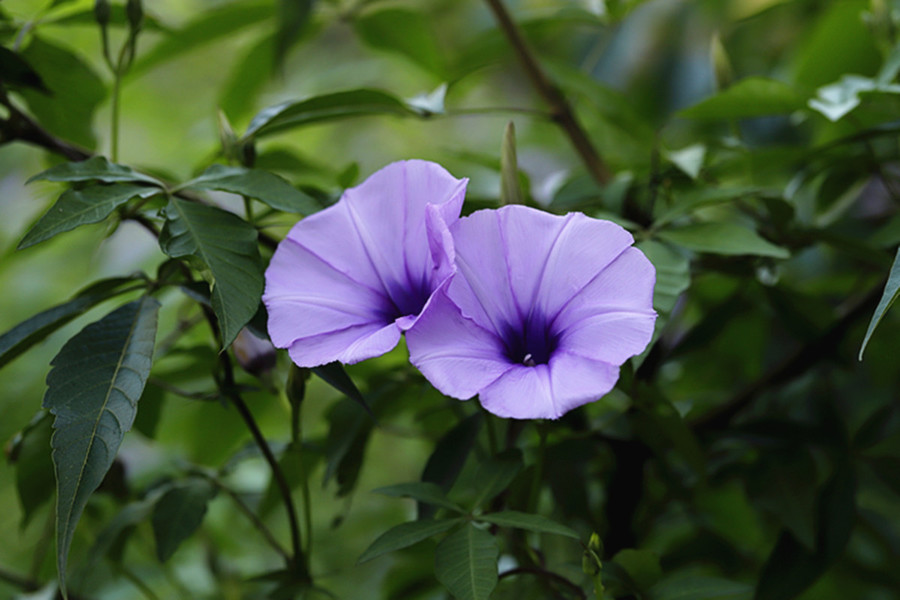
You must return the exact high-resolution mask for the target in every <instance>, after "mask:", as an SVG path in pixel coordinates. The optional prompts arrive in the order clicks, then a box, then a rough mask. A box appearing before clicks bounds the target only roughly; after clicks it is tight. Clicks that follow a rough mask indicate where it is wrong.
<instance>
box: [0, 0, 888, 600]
mask: <svg viewBox="0 0 900 600" xmlns="http://www.w3.org/2000/svg"><path fill="white" fill-rule="evenodd" d="M898 25H900V2H896V1H895V0H871V1H869V0H840V1H828V0H695V1H689V0H643V1H642V0H519V1H518V2H513V1H512V0H508V1H507V2H505V3H504V2H502V1H501V0H487V1H485V2H482V1H480V0H465V1H463V0H431V1H430V2H412V1H401V0H398V1H393V0H392V1H387V0H355V1H354V0H320V1H318V2H317V1H315V0H280V1H279V0H217V1H215V2H214V1H212V0H192V1H190V2H174V1H172V2H162V1H159V2H154V3H149V2H148V3H146V5H145V6H143V7H142V6H141V2H140V1H139V0H128V1H127V2H117V1H115V0H113V1H111V2H105V1H99V2H92V1H90V0H52V1H51V0H6V1H5V2H3V3H2V4H0V44H2V45H0V209H2V215H3V219H2V222H0V243H2V248H0V251H2V252H3V255H2V256H3V258H2V261H0V285H2V289H3V290H4V293H3V294H2V296H0V331H4V332H5V333H3V334H2V336H0V367H2V370H0V390H2V394H0V441H3V443H4V444H5V453H6V460H5V461H3V462H2V466H0V514H2V517H0V597H2V598H7V597H9V598H14V597H16V598H18V597H22V598H52V597H55V596H56V595H57V593H63V592H59V591H58V590H60V588H62V589H63V590H67V591H68V596H69V598H85V599H89V598H110V599H112V598H149V599H152V598H326V597H339V598H352V599H356V598H392V599H404V600H405V599H412V598H443V597H447V596H448V594H449V595H451V596H452V597H456V598H461V599H485V598H488V597H490V598H495V599H500V598H516V599H517V600H518V599H528V598H590V597H592V596H594V597H603V598H607V599H611V598H623V599H624V598H639V599H646V600H674V599H676V598H677V599H684V600H726V599H727V600H738V599H750V598H753V599H757V600H787V599H790V598H802V599H805V600H814V599H816V600H817V599H823V600H828V599H841V600H843V599H846V598H865V599H867V600H868V599H871V600H880V599H884V600H889V599H891V598H896V597H897V595H898V594H900V572H898V570H897V568H896V567H897V564H900V558H898V557H900V501H898V495H900V406H898V398H900V396H898V394H900V369H898V368H897V360H896V356H897V355H896V354H894V352H895V351H896V349H897V340H898V336H900V327H898V322H897V318H896V316H895V314H894V313H892V312H890V311H889V310H888V309H889V308H890V304H891V303H892V301H893V299H894V295H895V294H897V293H898V290H900V266H897V265H900V259H898V260H897V261H895V262H894V263H893V267H892V260H894V258H893V257H894V248H895V247H896V246H898V244H900V212H898V207H900V163H898V153H900V152H898V150H900V146H898V141H897V136H898V133H900V83H897V82H896V80H897V76H898V71H900V40H898V37H897V28H898ZM511 124H514V126H513V125H511ZM409 158H421V159H426V160H430V161H435V162H437V163H440V164H441V165H443V166H444V167H445V168H446V169H447V170H448V171H449V172H450V173H452V174H453V175H454V176H455V177H458V178H463V177H465V178H468V179H469V185H468V190H467V193H466V199H465V203H464V205H463V213H464V214H468V213H471V212H473V211H475V210H477V209H481V208H496V207H499V206H500V205H502V204H509V203H522V204H526V205H529V206H533V207H540V208H541V209H543V210H545V211H548V212H551V213H556V214H564V213H567V212H570V211H579V212H583V213H584V214H586V215H588V216H591V217H596V218H601V219H609V220H612V221H614V222H615V223H618V224H619V225H621V226H623V227H624V228H626V229H627V230H629V231H630V232H631V233H632V234H633V236H634V238H635V240H636V246H637V247H638V248H640V249H641V250H642V251H643V252H644V253H645V254H646V256H647V257H648V258H649V259H650V260H651V261H652V263H653V265H654V266H655V268H656V287H655V293H654V298H653V304H654V308H655V310H656V312H657V314H658V318H657V320H656V329H655V333H654V337H653V340H652V342H651V343H650V345H649V346H648V348H647V350H646V351H645V352H643V353H642V354H641V355H639V356H637V357H635V358H633V359H631V360H630V361H628V362H626V363H625V364H624V365H623V366H622V369H621V373H620V376H619V379H618V383H617V385H616V387H615V389H613V390H612V391H611V392H609V393H608V394H606V395H605V396H603V397H602V398H600V399H598V400H597V401H595V402H592V403H589V404H587V405H584V406H582V407H580V408H576V409H575V410H572V411H570V412H568V413H567V414H565V415H564V416H563V417H562V418H560V419H558V420H511V419H501V418H499V417H496V416H494V415H493V414H491V413H489V412H487V411H486V410H484V409H483V408H482V407H481V406H480V405H479V403H478V401H477V400H471V401H468V402H460V401H458V400H455V399H452V398H447V397H444V396H442V395H441V394H440V393H439V392H437V391H436V390H435V389H434V388H433V387H432V386H431V385H430V384H429V382H428V381H427V380H426V379H425V378H424V377H423V376H422V375H421V374H420V373H419V372H418V371H417V370H416V369H415V368H414V367H412V366H411V365H410V364H409V361H408V360H407V350H406V348H405V344H403V343H401V344H400V347H399V348H397V349H395V350H393V351H391V352H389V353H387V354H385V355H384V356H381V357H378V358H373V359H371V360H367V361H364V362H361V363H358V364H353V365H347V366H346V367H345V366H342V365H340V364H339V363H330V364H327V365H322V366H319V367H315V368H311V369H301V368H298V367H296V366H293V365H292V363H291V361H290V359H289V357H288V356H287V353H285V352H283V351H278V352H277V353H276V352H275V350H274V349H273V348H272V347H271V345H269V344H268V343H267V342H266V341H265V340H264V338H266V337H267V327H266V319H267V316H266V314H265V310H264V308H263V307H262V305H261V303H260V298H261V294H262V292H263V286H264V270H265V266H266V265H267V264H268V261H269V260H270V258H271V256H272V253H273V251H274V249H275V247H276V246H277V244H278V242H279V241H280V240H281V239H283V238H284V236H285V235H286V233H287V231H288V230H289V228H290V227H291V226H292V225H293V224H294V223H296V222H297V221H298V220H299V219H301V218H302V216H303V215H309V214H313V213H316V212H318V211H320V210H323V209H325V208H326V207H329V206H330V205H332V204H333V203H334V202H336V201H337V200H338V198H339V197H340V196H341V193H342V192H343V190H345V189H347V188H350V187H353V186H357V185H359V184H360V183H361V182H363V181H364V180H365V179H366V178H367V177H368V176H369V175H370V174H371V173H373V172H375V171H376V170H378V169H380V168H381V167H383V166H385V165H387V164H389V163H391V162H393V161H396V160H399V159H409ZM341 243H342V240H339V239H336V240H335V244H338V245H339V244H341ZM575 266H576V265H573V268H575ZM867 326H868V330H867ZM607 342H608V343H615V342H614V341H606V342H605V341H604V340H598V343H601V344H602V343H607ZM411 346H412V344H411ZM863 350H865V351H864V352H863ZM526 363H527V360H526ZM54 415H55V416H54ZM54 428H55V432H54ZM129 430H130V431H129ZM51 448H52V449H53V452H52V454H51ZM54 472H55V474H54Z"/></svg>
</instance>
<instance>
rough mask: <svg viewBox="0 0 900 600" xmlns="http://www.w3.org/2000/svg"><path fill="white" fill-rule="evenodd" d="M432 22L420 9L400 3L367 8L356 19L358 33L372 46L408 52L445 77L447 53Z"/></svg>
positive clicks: (430, 71)
mask: <svg viewBox="0 0 900 600" xmlns="http://www.w3.org/2000/svg"><path fill="white" fill-rule="evenodd" d="M433 23H434V21H433V20H432V19H429V18H427V17H426V16H425V15H424V14H423V13H422V12H420V11H417V10H411V9H408V8H401V7H390V8H384V9H381V10H376V11H371V12H366V13H363V14H362V15H360V16H358V17H357V18H356V19H354V20H353V26H354V28H355V29H356V33H357V35H358V36H359V37H360V38H361V39H362V40H363V41H364V42H365V43H366V44H368V45H369V46H372V47H373V48H378V49H380V50H387V51H389V52H395V53H397V54H400V55H402V56H405V57H406V58H408V59H409V60H411V61H412V62H413V63H415V64H417V65H419V66H420V67H422V68H423V69H425V70H426V71H428V72H429V73H433V74H435V75H436V76H438V77H440V78H442V79H443V78H444V77H445V76H446V67H445V65H444V61H443V56H444V54H443V52H442V51H441V49H440V47H439V46H438V44H437V41H436V38H435V35H434V32H433V29H432V24H433Z"/></svg>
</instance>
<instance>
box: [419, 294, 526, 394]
mask: <svg viewBox="0 0 900 600" xmlns="http://www.w3.org/2000/svg"><path fill="white" fill-rule="evenodd" d="M406 344H407V347H408V348H409V360H410V362H412V364H413V365H415V366H416V367H417V368H418V369H419V370H420V371H421V372H422V374H423V375H425V377H426V378H427V379H428V381H430V382H431V384H432V385H434V387H435V388H437V389H438V390H439V391H440V392H441V393H442V394H446V395H447V396H451V397H453V398H459V399H460V400H466V399H468V398H471V397H472V396H474V395H475V394H477V393H478V392H479V391H480V390H481V389H482V388H484V387H485V386H487V385H489V384H490V383H491V382H492V381H494V380H495V379H497V378H498V377H500V376H501V375H503V373H505V372H506V371H508V370H509V369H511V368H512V367H513V365H512V364H510V362H509V360H508V359H507V358H506V356H505V354H504V349H503V344H502V342H501V341H500V340H499V339H498V338H497V336H496V335H495V334H494V333H493V332H491V331H488V330H486V329H485V328H484V327H482V326H481V325H479V324H477V323H476V322H475V321H473V320H472V319H469V318H467V317H465V316H463V315H462V314H461V313H460V311H459V308H457V307H456V305H454V304H453V302H452V301H450V299H449V298H448V297H447V295H446V293H445V292H444V290H443V289H441V290H438V291H437V292H435V294H434V296H432V298H431V301H430V303H429V305H428V306H427V307H426V309H425V310H424V311H423V312H422V316H421V317H419V320H418V322H416V324H415V326H414V327H413V328H412V329H410V330H409V331H407V332H406Z"/></svg>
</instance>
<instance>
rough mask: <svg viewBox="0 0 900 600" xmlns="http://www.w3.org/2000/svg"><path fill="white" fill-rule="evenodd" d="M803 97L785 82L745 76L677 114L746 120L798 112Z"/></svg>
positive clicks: (690, 116) (689, 116)
mask: <svg viewBox="0 0 900 600" xmlns="http://www.w3.org/2000/svg"><path fill="white" fill-rule="evenodd" d="M805 105H806V102H805V98H804V97H803V95H802V94H800V93H798V92H797V91H796V90H795V89H794V88H792V87H791V86H789V85H788V84H786V83H782V82H780V81H776V80H774V79H763V78H762V77H748V78H746V79H742V80H740V81H738V82H737V83H735V84H734V85H733V86H731V87H729V88H727V89H726V90H724V91H722V92H719V93H718V94H716V95H715V96H711V97H710V98H707V99H706V100H702V101H700V102H699V103H697V104H695V105H694V106H691V107H690V108H686V109H685V110H683V111H681V112H680V113H679V115H680V116H682V117H686V118H689V119H748V118H751V117H766V116H770V115H784V114H789V113H792V112H794V111H795V110H801V109H802V108H803V107H804V106H805Z"/></svg>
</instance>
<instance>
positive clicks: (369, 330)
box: [288, 323, 401, 367]
mask: <svg viewBox="0 0 900 600" xmlns="http://www.w3.org/2000/svg"><path fill="white" fill-rule="evenodd" d="M400 335H401V334H400V328H399V327H397V326H396V325H395V324H394V323H391V324H389V325H385V326H382V327H379V326H378V325H375V324H365V325H354V326H352V327H348V328H346V329H342V330H340V331H330V332H328V333H324V334H321V335H316V336H311V337H306V338H301V339H298V340H296V341H294V343H292V344H291V345H290V347H289V348H288V354H290V356H291V360H293V361H294V363H296V364H297V366H298V367H317V366H319V365H323V364H326V363H329V362H334V361H336V360H337V361H340V362H342V363H345V364H352V363H357V362H359V361H361V360H366V359H367V358H374V357H376V356H381V355H382V354H384V353H386V352H389V351H390V350H392V349H393V348H394V346H396V345H397V342H399V341H400Z"/></svg>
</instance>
